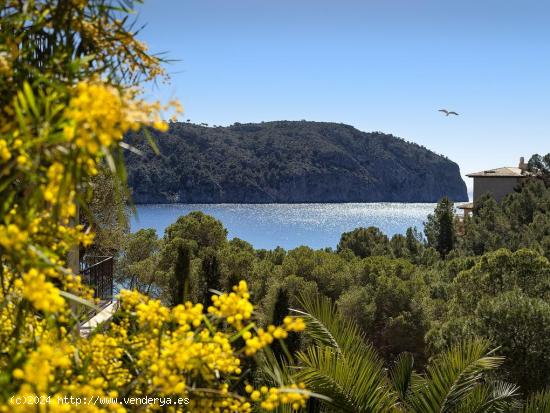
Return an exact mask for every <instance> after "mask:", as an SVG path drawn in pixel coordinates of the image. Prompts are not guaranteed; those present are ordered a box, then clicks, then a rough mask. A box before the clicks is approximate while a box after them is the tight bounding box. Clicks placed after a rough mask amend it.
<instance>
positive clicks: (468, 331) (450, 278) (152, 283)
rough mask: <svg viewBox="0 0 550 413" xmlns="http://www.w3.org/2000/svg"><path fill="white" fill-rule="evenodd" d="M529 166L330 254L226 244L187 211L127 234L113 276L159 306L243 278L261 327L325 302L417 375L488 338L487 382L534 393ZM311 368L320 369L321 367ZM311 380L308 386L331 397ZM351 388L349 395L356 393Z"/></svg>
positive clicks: (545, 370)
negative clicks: (466, 200) (465, 205)
mask: <svg viewBox="0 0 550 413" xmlns="http://www.w3.org/2000/svg"><path fill="white" fill-rule="evenodd" d="M529 166H530V168H531V171H533V172H534V175H535V176H537V177H536V178H534V177H533V178H529V179H528V180H526V181H525V182H524V184H523V185H522V186H521V187H519V188H517V190H516V192H514V193H511V194H509V195H508V196H507V197H506V198H505V199H504V200H503V201H502V202H501V203H497V202H495V200H494V199H493V198H491V197H490V196H485V197H484V198H482V199H481V200H480V201H479V202H478V203H476V206H475V210H474V214H473V216H472V217H469V218H467V219H465V220H464V221H463V220H459V219H457V218H456V216H455V211H454V206H453V203H452V202H451V201H450V200H448V199H447V198H444V199H442V200H441V201H440V202H439V203H438V206H437V207H436V209H435V210H434V213H433V214H431V215H430V216H429V217H428V219H427V221H426V223H425V226H424V229H423V231H422V232H420V231H419V230H417V229H415V228H409V229H408V230H407V232H406V233H405V234H397V235H394V236H393V237H391V238H388V237H387V236H386V235H385V234H383V233H382V232H381V231H380V230H379V229H377V228H374V227H370V228H357V229H356V230H354V231H351V232H349V233H344V234H342V237H341V240H340V242H339V244H338V246H337V248H336V249H335V250H332V249H330V248H328V249H324V250H313V249H311V248H309V247H307V246H302V247H299V248H296V249H293V250H290V251H286V250H284V249H282V248H276V249H274V250H257V249H254V248H253V246H252V245H250V244H249V243H247V242H246V241H244V240H241V239H237V238H235V239H232V240H228V239H227V231H226V229H225V228H224V227H223V224H222V223H221V222H219V221H218V220H216V219H215V218H213V217H210V216H208V215H205V214H203V213H201V212H193V213H190V214H188V215H186V216H182V217H180V218H179V219H178V220H177V221H176V222H175V223H173V224H172V225H170V226H169V227H168V228H167V229H166V231H165V234H164V236H163V237H161V238H158V236H157V234H156V232H155V230H153V229H142V230H140V231H138V232H136V233H134V234H131V235H130V236H129V239H128V243H127V245H126V249H125V252H124V254H123V256H122V257H121V261H120V265H119V270H118V279H119V282H120V283H121V285H123V286H125V287H129V288H136V289H138V290H140V291H143V292H145V293H147V294H149V295H152V296H155V297H158V298H160V299H161V300H163V301H164V302H166V303H170V302H172V301H173V300H174V294H176V293H177V291H179V294H185V297H186V299H190V300H193V301H195V302H202V303H204V304H205V305H209V303H210V296H211V295H212V291H228V290H230V288H231V286H232V285H236V284H237V283H238V281H239V280H240V279H245V280H246V281H247V282H248V285H249V286H250V289H251V293H252V297H253V299H254V300H255V301H256V302H257V303H258V304H259V310H258V317H259V319H260V320H262V322H263V323H265V324H266V325H267V324H269V323H272V322H276V321H278V320H281V319H283V318H284V316H285V315H287V314H289V313H290V310H289V309H296V310H298V311H301V310H303V309H304V307H307V308H306V310H308V311H313V312H315V308H317V311H320V310H319V308H318V307H315V305H314V304H311V300H312V299H313V300H314V301H315V300H317V299H319V300H328V301H327V302H328V303H329V304H328V306H329V311H328V312H329V313H334V314H338V315H337V316H336V317H341V318H338V320H340V321H338V323H344V324H346V323H348V322H351V323H352V324H353V325H355V326H357V328H358V330H357V331H356V333H357V334H359V337H361V340H364V341H365V342H366V343H370V344H372V346H373V348H374V349H375V351H376V354H378V355H379V356H380V357H381V363H382V364H381V366H382V365H385V366H386V367H387V368H390V367H392V366H395V365H396V364H397V365H399V363H403V362H404V360H409V361H408V362H410V364H411V366H412V365H413V364H414V370H415V371H417V372H427V374H430V371H432V370H430V367H427V366H428V365H429V364H430V363H432V362H433V361H434V360H440V355H441V354H442V353H443V352H444V351H445V350H446V349H448V348H450V347H451V346H453V345H460V343H465V342H468V341H467V340H484V341H482V343H485V344H483V345H482V347H483V346H485V347H483V348H498V349H499V354H500V355H502V356H503V357H504V359H503V360H504V361H503V365H502V367H501V368H500V372H499V373H498V375H496V376H493V379H491V380H494V379H496V377H498V378H499V380H501V381H503V382H509V383H516V384H517V385H518V386H519V387H517V388H516V387H514V389H515V390H514V392H516V393H521V394H523V395H528V394H535V393H534V392H537V391H542V390H544V389H545V388H546V386H548V384H549V383H550V352H549V351H548V349H549V348H550V261H549V259H550V187H549V186H550V155H547V156H546V157H544V158H542V157H540V156H534V157H533V158H532V159H531V160H530V162H529ZM182 260H183V262H184V264H183V265H182V264H181V262H182ZM178 263H179V264H178ZM182 268H184V269H185V270H184V271H182ZM176 285H181V288H179V289H178V288H175V286H176ZM183 291H184V293H183ZM316 297H317V298H316ZM323 297H324V298H323ZM307 302H309V304H305V303H307ZM330 303H332V304H330ZM317 304H319V303H317ZM312 306H313V310H312ZM332 306H333V307H332ZM325 316H326V317H328V318H330V317H329V316H328V314H325ZM333 321H334V320H333ZM333 328H336V330H338V328H337V327H335V326H333ZM331 331H332V330H331ZM353 331H355V330H353ZM356 333H347V334H351V335H352V336H354V337H355V335H354V334H356ZM334 334H336V333H334ZM346 337H347V336H346ZM293 340H294V341H292V340H291V341H290V343H288V346H287V347H288V348H287V349H285V351H286V350H288V352H289V353H291V355H292V354H295V353H296V352H297V351H298V350H299V349H302V350H303V349H304V348H307V347H308V345H309V344H310V342H309V341H308V339H307V338H301V339H300V338H298V337H294V338H293ZM474 343H476V342H475V341H474ZM477 343H478V344H479V342H477ZM370 344H369V345H370ZM468 348H469V347H468ZM470 350H472V349H470ZM275 351H276V349H275ZM279 351H282V350H279ZM369 351H370V350H369ZM472 351H473V350H472ZM298 354H299V358H301V363H302V364H303V363H305V364H306V365H309V364H308V363H313V362H312V361H311V360H310V359H308V358H307V357H306V356H305V355H304V354H309V353H307V352H305V353H304V352H299V353H298ZM330 354H332V353H330ZM326 356H327V357H329V355H326ZM281 357H284V356H281ZM304 357H305V358H304ZM365 357H366V356H365ZM404 357H405V358H404ZM289 359H290V360H292V357H290V358H289ZM325 361H327V360H325ZM287 362H288V361H287ZM317 362H319V363H321V361H319V360H317ZM327 362H328V361H327ZM314 364H315V363H314ZM321 364H322V363H321ZM310 367H311V366H310ZM325 367H326V366H325ZM311 368H312V369H313V370H312V373H311V374H313V375H315V374H320V373H319V369H320V368H321V365H320V364H316V367H315V368H313V367H311ZM347 368H349V369H350V370H349V372H348V373H346V374H347V376H346V375H344V376H343V377H340V378H338V377H334V376H332V375H336V372H334V371H332V372H330V373H329V372H325V373H326V374H328V375H330V379H331V380H334V381H335V383H338V380H345V377H348V379H349V377H353V369H352V368H351V367H349V366H348V367H347ZM411 368H412V367H411ZM426 369H427V370H426ZM432 373H433V371H432ZM315 377H316V380H317V381H316V380H311V381H310V382H309V383H308V385H309V386H311V387H312V388H313V389H314V390H318V391H319V392H321V393H322V392H325V393H324V394H326V393H327V392H329V394H330V395H331V397H338V394H337V393H338V391H337V390H335V389H334V388H332V387H331V389H332V390H330V389H328V390H327V388H324V387H323V386H322V385H321V384H319V380H320V379H319V377H318V376H315ZM325 379H327V377H325ZM487 380H489V379H487ZM348 384H349V383H348ZM316 386H319V387H317V388H316ZM493 390H495V389H493ZM493 390H491V391H493ZM501 390H502V389H501ZM495 391H496V390H495ZM349 392H350V393H349V394H347V396H346V397H354V396H352V395H351V394H352V393H353V389H349ZM340 396H341V395H340ZM340 402H341V401H340ZM341 403H343V402H341ZM508 407H509V406H508ZM340 408H341V405H340ZM510 409H511V408H510ZM344 410H345V409H344ZM344 410H342V411H344ZM311 411H318V410H311ZM322 411H341V410H339V409H336V410H330V409H329V410H322ZM358 411H359V410H358ZM365 411H369V410H365ZM413 411H414V410H413ZM420 411H427V410H423V408H420ZM437 411H439V410H437ZM441 411H444V410H441ZM452 411H470V410H452ZM476 411H516V410H513V409H511V410H506V409H505V410H498V409H497V410H490V409H488V410H483V409H482V410H476ZM526 411H527V410H526ZM533 411H535V410H533ZM536 411H538V410H536ZM545 411H546V410H545Z"/></svg>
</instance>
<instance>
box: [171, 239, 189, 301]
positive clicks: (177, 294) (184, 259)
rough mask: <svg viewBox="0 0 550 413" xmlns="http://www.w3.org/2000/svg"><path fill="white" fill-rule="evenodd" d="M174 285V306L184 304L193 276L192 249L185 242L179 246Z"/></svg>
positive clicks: (187, 297)
mask: <svg viewBox="0 0 550 413" xmlns="http://www.w3.org/2000/svg"><path fill="white" fill-rule="evenodd" d="M173 275H174V285H175V289H174V291H173V295H172V303H171V304H172V306H174V307H175V306H176V305H178V304H183V303H184V302H185V301H186V300H187V299H189V279H190V276H191V251H189V247H188V246H187V245H185V244H183V245H180V246H178V255H177V258H176V264H175V266H174V274H173Z"/></svg>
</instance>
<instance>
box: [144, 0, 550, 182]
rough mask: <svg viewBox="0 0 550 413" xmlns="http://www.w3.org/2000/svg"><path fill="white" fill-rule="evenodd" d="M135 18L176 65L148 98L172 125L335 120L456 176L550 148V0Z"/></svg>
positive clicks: (203, 11)
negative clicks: (451, 165)
mask: <svg viewBox="0 0 550 413" xmlns="http://www.w3.org/2000/svg"><path fill="white" fill-rule="evenodd" d="M138 11H139V15H138V21H139V22H141V23H146V24H147V26H146V28H145V29H144V30H143V32H142V33H141V34H140V38H141V39H142V40H144V41H145V42H146V43H148V45H149V46H150V50H151V51H153V52H166V56H167V57H169V58H172V59H177V61H176V62H173V63H171V64H170V65H169V66H168V70H169V72H170V73H171V84H169V85H159V86H158V87H157V88H155V89H154V90H153V91H151V95H152V96H157V95H159V94H160V95H161V96H162V97H163V98H165V99H168V98H173V97H177V98H179V100H180V101H181V102H182V104H183V105H184V107H185V110H186V113H185V114H184V116H183V117H182V120H183V119H188V118H189V119H191V120H192V121H193V122H206V123H209V124H216V125H229V124H232V123H234V122H259V121H269V120H281V119H288V120H299V119H307V120H315V121H333V122H343V123H347V124H351V125H353V126H355V127H357V128H358V129H360V130H363V131H383V132H387V133H392V134H394V135H397V136H400V137H402V138H404V139H406V140H409V141H414V142H417V143H419V144H421V145H424V146H426V147H428V148H429V149H431V150H434V151H435V152H437V153H441V154H445V155H447V156H448V157H449V158H451V159H452V160H454V161H456V162H457V163H458V164H459V165H460V167H461V171H462V173H463V174H465V173H468V172H473V171H477V170H482V169H487V168H490V167H499V166H513V165H515V164H517V161H518V159H519V156H521V155H523V156H525V157H528V156H530V155H531V154H533V153H536V152H538V153H548V152H550V46H549V45H550V24H548V19H549V18H550V2H548V1H545V0H544V1H543V0H540V1H532V0H521V1H519V0H506V1H502V0H499V1H494V0H483V1H482V0H477V1H472V0H462V1H456V0H454V1H447V0H376V1H371V0H363V1H358V0H356V1H352V0H338V1H336V0H334V1H327V0H315V1H314V0H277V1H274V0H149V1H146V2H145V4H144V5H142V6H140V7H139V9H138ZM442 107H445V108H448V109H451V110H456V111H457V112H459V113H460V116H458V117H449V118H446V117H444V116H442V115H441V114H440V113H439V112H437V110H438V109H439V108H442ZM467 184H468V186H470V184H471V183H470V182H467Z"/></svg>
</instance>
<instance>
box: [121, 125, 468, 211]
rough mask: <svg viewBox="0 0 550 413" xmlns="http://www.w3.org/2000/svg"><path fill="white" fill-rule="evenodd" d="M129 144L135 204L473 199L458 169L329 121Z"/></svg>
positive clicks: (174, 132) (201, 129) (133, 138)
mask: <svg viewBox="0 0 550 413" xmlns="http://www.w3.org/2000/svg"><path fill="white" fill-rule="evenodd" d="M145 133H146V131H142V132H140V133H134V134H129V135H128V136H127V137H126V142H127V143H128V144H131V145H132V146H134V147H136V148H137V149H139V150H140V151H141V152H143V154H144V156H140V155H138V154H136V153H133V152H129V153H128V154H127V156H126V165H127V169H128V183H129V186H130V187H131V188H132V190H133V199H134V202H136V203H171V202H182V203H223V202H229V203H232V202H235V203H269V202H376V201H396V202H437V200H438V199H440V198H441V197H443V196H448V197H449V198H451V199H453V200H454V201H463V200H467V199H468V197H467V193H466V185H465V184H464V181H463V180H462V178H461V177H460V171H459V168H458V165H457V164H455V163H454V162H452V161H450V160H448V159H446V158H445V157H443V156H440V155H437V154H435V153H434V152H431V151H429V150H428V149H426V148H424V147H421V146H419V145H417V144H414V143H409V142H406V141H405V140H403V139H399V138H396V137H394V136H392V135H387V134H383V133H380V132H373V133H365V132H361V131H359V130H357V129H355V128H353V127H352V126H348V125H344V124H336V123H327V122H306V121H299V122H289V121H280V122H262V123H258V124H239V123H236V124H234V125H232V126H229V127H207V126H203V125H195V124H191V123H178V122H173V123H171V124H170V128H169V130H168V131H167V132H164V133H163V132H158V131H150V132H149V133H150V134H151V135H152V137H153V138H154V141H155V142H156V145H157V146H158V149H159V152H160V156H157V154H156V153H155V151H154V150H153V148H151V146H150V145H149V144H148V143H147V139H145V138H144V136H142V135H143V134H145Z"/></svg>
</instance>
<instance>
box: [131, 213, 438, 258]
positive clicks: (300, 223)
mask: <svg viewBox="0 0 550 413" xmlns="http://www.w3.org/2000/svg"><path fill="white" fill-rule="evenodd" d="M435 206H436V204H407V203H385V202H384V203H343V204H149V205H137V206H136V209H137V215H136V216H134V217H132V219H131V223H130V228H131V231H132V232H135V231H137V230H139V229H141V228H154V229H156V231H157V234H158V235H159V237H162V236H163V235H164V229H165V228H166V227H167V226H168V225H170V224H172V223H173V222H175V221H176V220H177V219H178V217H180V216H182V215H186V214H188V213H189V212H191V211H202V212H204V213H205V214H209V215H212V216H214V217H215V218H217V219H219V220H220V221H221V222H222V223H223V225H224V226H225V228H227V230H228V238H229V239H231V238H234V237H237V238H241V239H243V240H245V241H247V242H249V243H251V244H252V245H253V246H254V247H255V248H265V249H273V248H275V247H277V246H281V247H283V248H285V249H292V248H296V247H298V246H300V245H307V246H309V247H311V248H315V249H318V248H325V247H332V248H335V247H336V245H337V244H338V241H339V240H340V235H341V234H342V233H343V232H347V231H351V230H353V229H355V228H357V227H368V226H376V227H378V228H380V229H381V230H382V231H383V232H384V233H385V234H387V235H388V236H392V235H394V234H396V233H402V234H404V233H405V231H406V230H407V228H408V227H417V228H418V229H419V230H422V228H423V222H424V221H425V220H426V217H427V216H428V214H430V213H432V212H433V210H434V208H435Z"/></svg>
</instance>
